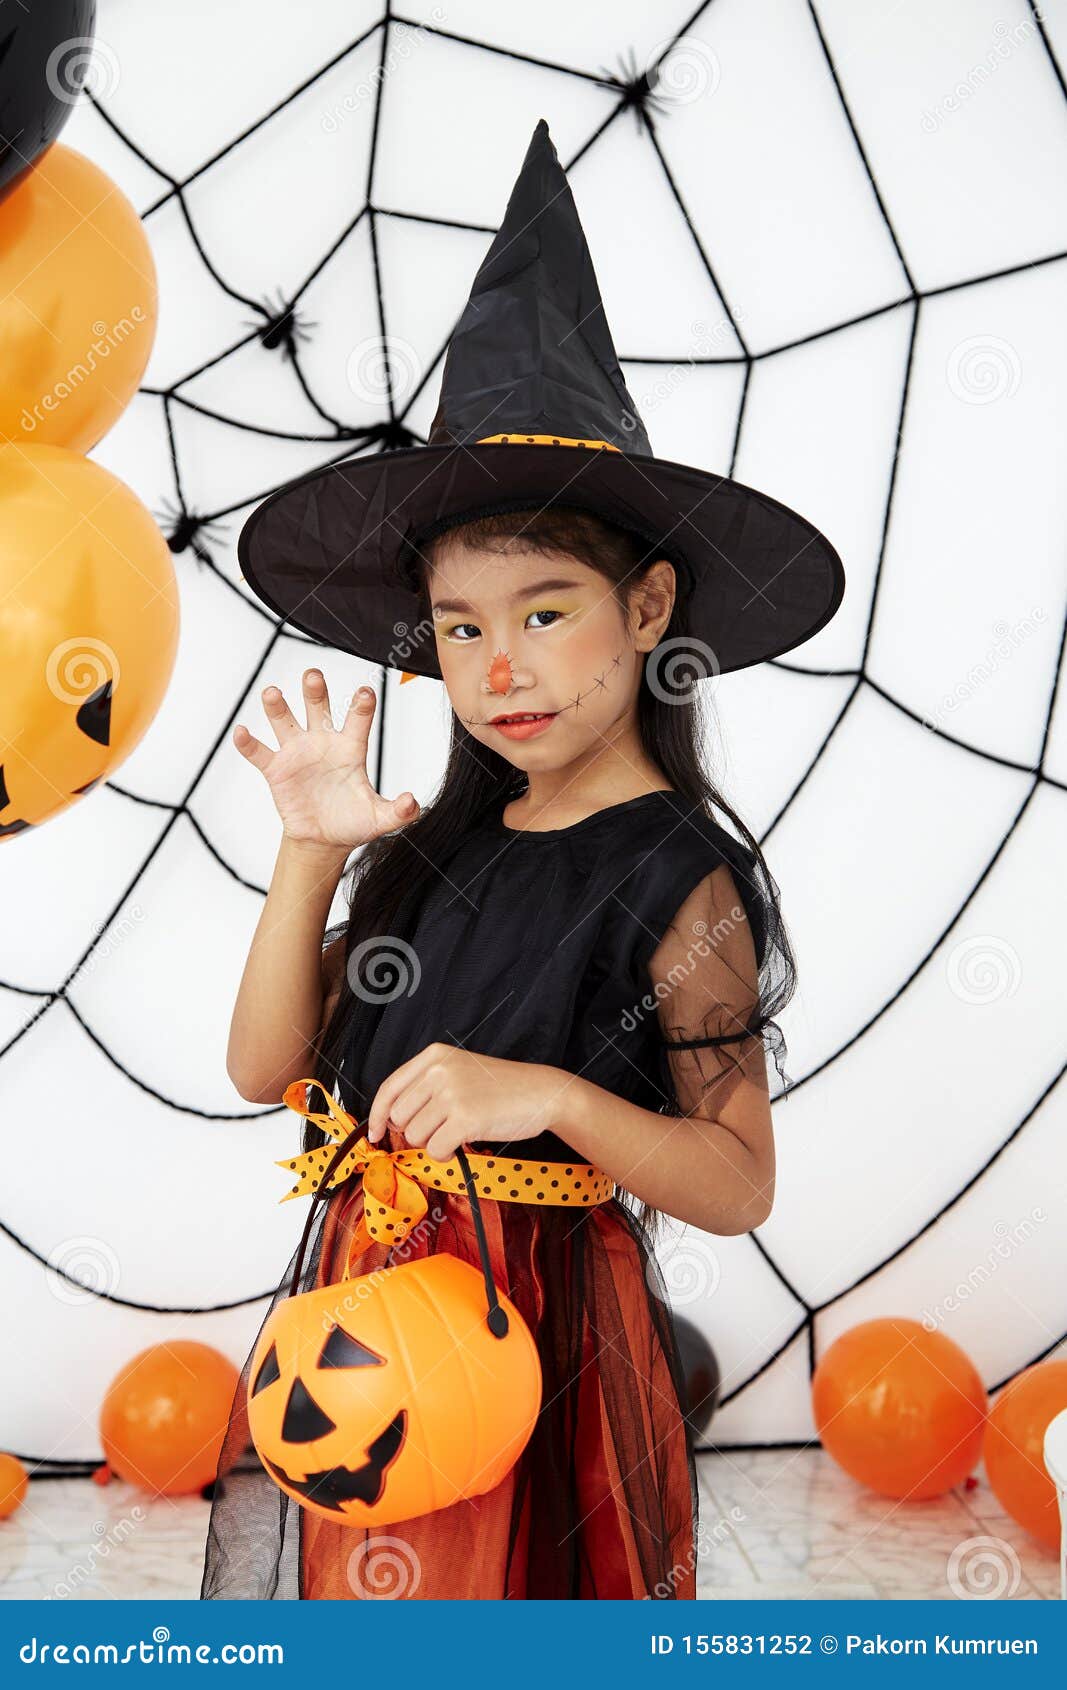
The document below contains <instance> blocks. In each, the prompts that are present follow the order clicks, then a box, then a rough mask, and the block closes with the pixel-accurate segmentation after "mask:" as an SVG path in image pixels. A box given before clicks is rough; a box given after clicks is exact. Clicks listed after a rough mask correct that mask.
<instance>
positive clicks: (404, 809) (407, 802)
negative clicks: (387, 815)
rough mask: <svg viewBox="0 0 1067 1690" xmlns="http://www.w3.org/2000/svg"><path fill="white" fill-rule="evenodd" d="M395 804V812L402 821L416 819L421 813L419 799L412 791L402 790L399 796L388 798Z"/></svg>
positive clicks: (389, 801)
mask: <svg viewBox="0 0 1067 1690" xmlns="http://www.w3.org/2000/svg"><path fill="white" fill-rule="evenodd" d="M387 802H388V803H390V804H391V805H392V806H393V811H394V814H395V815H396V818H397V820H398V821H400V822H410V821H414V819H415V817H416V816H417V815H418V813H419V806H418V801H417V800H416V798H415V795H414V793H412V792H402V793H401V794H400V796H399V798H390V799H388V800H387Z"/></svg>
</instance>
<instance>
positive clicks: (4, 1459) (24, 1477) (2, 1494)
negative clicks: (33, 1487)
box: [0, 1451, 30, 1520]
mask: <svg viewBox="0 0 1067 1690" xmlns="http://www.w3.org/2000/svg"><path fill="white" fill-rule="evenodd" d="M29 1486H30V1480H29V1475H28V1474H27V1472H26V1469H25V1467H24V1466H23V1465H22V1462H21V1461H20V1460H19V1458H18V1456H17V1455H8V1454H7V1453H6V1451H0V1520H6V1519H7V1517H8V1515H9V1514H13V1513H14V1512H15V1509H16V1508H21V1506H22V1503H23V1501H24V1499H25V1496H26V1492H27V1490H28V1489H29Z"/></svg>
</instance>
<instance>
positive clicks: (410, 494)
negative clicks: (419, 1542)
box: [237, 442, 845, 680]
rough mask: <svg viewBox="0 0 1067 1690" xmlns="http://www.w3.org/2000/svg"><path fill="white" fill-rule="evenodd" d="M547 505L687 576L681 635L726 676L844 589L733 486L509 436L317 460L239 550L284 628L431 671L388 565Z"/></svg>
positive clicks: (762, 654)
mask: <svg viewBox="0 0 1067 1690" xmlns="http://www.w3.org/2000/svg"><path fill="white" fill-rule="evenodd" d="M553 504H559V505H572V506H578V507H580V508H583V509H587V510H591V511H594V512H595V513H596V514H598V515H601V516H604V517H606V518H607V519H608V520H609V521H614V522H616V523H617V524H619V525H620V526H622V527H624V528H628V529H630V530H631V531H633V532H635V533H637V534H639V535H643V536H644V537H645V538H646V539H647V540H648V541H649V543H650V546H654V547H662V555H664V556H667V557H669V558H671V559H672V560H678V561H680V562H681V564H682V567H683V570H688V571H689V572H690V575H691V583H692V584H691V591H690V594H689V597H688V599H687V613H686V623H685V625H686V631H687V633H688V634H690V635H691V636H692V637H693V638H695V639H699V640H700V641H701V642H703V643H704V644H705V645H706V646H707V647H709V648H710V650H711V652H712V653H713V654H714V668H715V669H716V670H717V671H718V672H720V673H727V672H729V671H730V670H734V669H744V668H747V667H749V666H750V665H752V664H754V663H761V662H764V661H766V660H767V659H768V658H771V657H779V656H781V655H782V654H783V653H784V652H787V651H791V650H793V648H794V647H796V646H798V645H801V644H802V643H803V642H804V641H805V640H808V639H810V638H811V637H812V635H813V634H816V633H818V631H819V629H820V628H822V627H823V626H825V624H826V623H827V622H828V621H829V620H830V618H831V617H832V616H833V614H834V612H835V611H836V610H837V608H838V605H839V604H840V603H841V599H842V597H843V594H844V589H845V573H844V569H843V567H842V564H841V559H840V558H839V557H838V555H837V552H836V551H835V550H834V548H833V546H832V545H831V544H830V542H829V540H827V539H826V537H825V535H823V534H821V533H820V532H819V530H818V529H817V528H815V527H814V526H813V525H812V524H811V523H810V522H808V521H807V520H806V519H805V518H804V517H802V516H800V515H798V513H797V512H796V511H792V510H790V509H789V508H788V507H787V506H785V505H783V504H780V503H779V502H778V500H776V499H773V498H771V497H770V496H769V495H768V494H766V493H761V492H758V491H757V490H756V489H755V488H752V487H746V486H745V485H744V483H743V482H740V481H734V480H731V479H730V478H729V477H727V476H718V475H714V474H711V473H710V472H708V471H705V470H700V469H696V468H694V467H693V466H692V465H689V464H676V463H672V462H670V461H669V460H668V459H664V458H655V457H646V456H641V455H638V454H635V453H628V452H618V451H606V450H604V449H602V448H600V449H598V448H589V447H577V446H544V445H526V444H521V443H514V442H512V443H509V444H506V445H505V444H503V443H494V444H492V445H471V446H466V445H442V446H415V447H411V448H409V449H406V450H403V451H398V452H385V453H377V454H374V455H370V456H366V457H355V458H345V459H342V460H341V461H340V462H338V463H336V464H331V465H329V466H327V467H326V468H324V469H316V470H312V471H310V472H309V473H308V474H306V475H303V476H300V477H298V478H297V479H296V480H294V481H291V482H287V483H286V484H285V485H284V486H283V487H280V488H278V490H277V491H276V492H275V493H272V494H271V495H270V497H269V498H267V499H265V500H264V501H263V503H262V504H260V505H259V506H257V508H256V509H255V510H254V511H253V512H252V514H251V516H250V517H249V518H248V520H247V521H246V523H245V525H244V527H243V528H242V530H241V533H240V536H239V539H238V543H237V557H238V562H239V565H240V568H241V573H242V575H243V576H244V579H245V580H246V581H247V583H248V585H249V586H250V587H251V588H252V590H253V592H255V593H256V595H257V596H258V597H259V598H260V599H262V601H263V602H264V604H266V605H268V606H269V607H270V608H271V609H272V610H273V611H275V613H276V614H277V615H278V616H280V617H281V618H283V620H284V621H285V622H287V623H289V624H290V625H291V626H292V627H294V628H297V629H299V630H300V631H301V632H302V633H305V634H309V635H311V636H312V638H314V639H315V640H318V641H321V642H322V643H323V644H325V645H330V646H335V647H337V648H338V649H339V650H341V651H347V652H350V653H351V654H353V655H354V656H357V657H362V658H365V659H366V660H367V661H369V662H372V663H379V664H385V665H387V666H390V667H393V668H397V669H405V670H408V671H410V672H411V673H413V674H417V675H425V676H429V677H432V678H434V679H436V680H440V678H441V671H440V668H439V666H438V663H437V650H436V639H435V637H434V630H433V626H432V623H423V625H422V626H420V617H422V616H423V610H422V606H421V604H420V600H419V597H418V594H417V592H416V591H415V590H414V589H413V588H412V587H410V586H408V585H406V584H405V582H404V579H403V577H402V575H401V572H400V570H399V568H398V560H399V559H400V558H401V557H402V556H403V555H404V553H405V552H408V551H409V550H410V548H411V547H412V546H414V545H416V543H417V541H418V538H419V536H420V534H423V533H425V531H426V530H427V529H429V528H431V527H432V526H433V525H434V524H436V523H441V522H443V521H446V520H447V519H448V518H449V517H454V516H457V515H459V514H461V513H471V512H477V513H478V514H484V513H486V512H488V511H491V510H496V509H507V508H511V509H519V508H522V509H525V508H530V507H532V508H539V507H541V506H544V505H553ZM649 561H651V557H650V560H649Z"/></svg>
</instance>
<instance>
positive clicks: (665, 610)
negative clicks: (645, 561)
mask: <svg viewBox="0 0 1067 1690" xmlns="http://www.w3.org/2000/svg"><path fill="white" fill-rule="evenodd" d="M676 591H677V580H676V578H675V573H674V565H673V564H672V563H670V562H668V560H667V559H666V558H665V557H661V558H657V559H656V561H655V563H650V564H649V566H648V568H647V569H646V570H645V572H644V574H643V575H642V576H641V579H640V580H639V581H638V582H637V584H636V586H635V587H634V590H633V593H632V594H631V597H630V631H631V633H632V635H633V640H634V644H635V646H636V647H637V649H638V650H639V651H651V650H652V649H653V647H654V646H657V645H658V644H659V642H660V640H661V639H662V638H663V634H664V630H665V629H666V627H667V624H668V623H669V622H670V619H671V612H672V611H673V609H674V597H675V593H676Z"/></svg>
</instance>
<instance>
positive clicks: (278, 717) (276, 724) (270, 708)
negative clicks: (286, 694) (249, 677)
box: [263, 687, 304, 745]
mask: <svg viewBox="0 0 1067 1690" xmlns="http://www.w3.org/2000/svg"><path fill="white" fill-rule="evenodd" d="M263 709H264V711H265V712H266V716H267V720H268V722H269V723H270V725H271V727H272V728H273V729H274V732H275V733H276V734H277V736H278V744H279V745H284V744H285V743H286V741H287V740H290V739H293V738H295V736H296V735H297V734H299V733H303V731H304V730H303V728H302V727H301V726H300V723H299V722H298V721H297V719H296V717H295V716H294V715H293V712H292V711H291V710H290V708H289V706H288V704H286V702H285V699H284V698H283V696H282V693H281V689H280V688H279V687H264V689H263Z"/></svg>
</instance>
